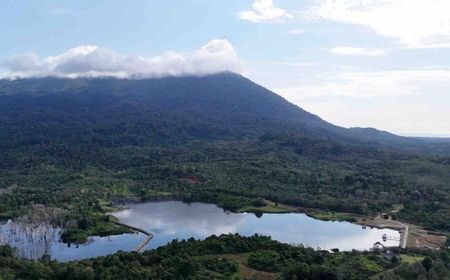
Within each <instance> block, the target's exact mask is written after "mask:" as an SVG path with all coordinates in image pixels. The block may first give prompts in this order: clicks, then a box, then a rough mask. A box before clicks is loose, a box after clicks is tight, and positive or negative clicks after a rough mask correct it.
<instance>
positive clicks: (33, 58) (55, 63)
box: [0, 39, 241, 78]
mask: <svg viewBox="0 0 450 280" xmlns="http://www.w3.org/2000/svg"><path fill="white" fill-rule="evenodd" d="M0 68H1V69H3V70H4V71H5V72H6V77H44V76H58V77H71V78H76V77H102V76H112V77H120V78H146V77H163V76H183V75H200V76H201V75H208V74H214V73H219V72H224V71H232V72H241V63H240V59H239V57H238V55H237V53H236V51H235V49H234V47H233V46H232V45H231V44H230V43H229V42H228V41H227V40H224V39H215V40H212V41H210V42H208V43H207V44H206V45H204V46H202V47H201V48H199V49H198V50H195V51H193V52H191V53H177V52H174V51H167V52H164V53H163V54H161V55H157V56H138V55H129V56H127V55H122V54H120V53H117V52H114V51H112V50H109V49H104V48H100V47H97V46H93V45H83V46H78V47H75V48H72V49H70V50H68V51H66V52H64V53H62V54H59V55H55V56H48V57H43V58H41V57H40V56H39V55H37V54H36V53H26V54H22V55H17V56H14V57H12V58H10V59H7V60H5V61H2V62H1V63H0Z"/></svg>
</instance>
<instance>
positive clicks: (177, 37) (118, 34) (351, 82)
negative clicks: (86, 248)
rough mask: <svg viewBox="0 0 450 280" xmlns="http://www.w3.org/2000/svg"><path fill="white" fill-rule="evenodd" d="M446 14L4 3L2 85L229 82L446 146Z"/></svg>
mask: <svg viewBox="0 0 450 280" xmlns="http://www.w3.org/2000/svg"><path fill="white" fill-rule="evenodd" d="M165 2H167V1H165ZM449 9H450V2H448V1H445V0H432V1H426V2H425V1H420V0H395V1H387V0H382V1H379V0H367V1H358V0H346V1H338V0H320V1H313V0H310V1H301V3H299V1H295V0H278V1H271V0H255V1H250V0H248V1H247V0H240V1H233V2H230V1H224V0H220V1H214V2H211V1H207V0H195V1H192V0H191V1H186V0H182V1H177V3H162V2H161V1H151V0H149V1H130V2H129V3H127V6H126V7H124V6H123V3H122V2H121V1H96V2H95V3H92V1H85V0H83V1H65V2H64V3H61V2H59V1H55V0H45V1H40V2H39V3H37V2H26V1H13V0H6V1H2V3H1V4H0V23H2V24H1V26H3V27H4V28H3V29H0V35H1V36H2V38H3V44H2V48H1V49H0V76H1V77H11V76H20V77H40V76H48V75H51V76H64V77H79V76H105V75H106V76H115V77H131V76H132V77H136V76H139V77H161V76H172V75H175V76H179V75H192V74H193V75H206V74H212V73H218V72H221V71H233V72H238V73H241V74H243V75H245V76H246V77H249V78H250V79H252V80H253V81H255V82H257V83H259V84H261V85H263V86H265V87H267V88H269V89H271V90H272V91H274V92H275V93H278V94H280V95H281V96H283V97H284V98H286V99H287V100H289V101H291V102H293V103H295V104H297V105H299V106H300V107H302V108H304V109H305V110H308V111H310V112H312V113H314V114H317V115H319V116H320V117H322V118H324V119H325V120H327V121H329V122H332V123H334V124H336V125H340V126H344V127H374V128H377V129H380V130H386V131H390V132H393V133H396V134H399V135H405V136H441V137H443V136H447V137H450V123H449V122H448V120H449V119H450V110H448V107H449V106H448V105H449V104H450V95H449V93H448V92H449V90H450V68H449V67H448V65H449V62H450V52H449V51H448V50H449V48H450V16H449V15H448V13H447V11H448V10H449ZM8 26H15V28H14V30H12V29H8V28H7V27H8ZM111 26H114V28H108V27H111Z"/></svg>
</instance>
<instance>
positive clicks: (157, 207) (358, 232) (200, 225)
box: [113, 201, 400, 250]
mask: <svg viewBox="0 0 450 280" xmlns="http://www.w3.org/2000/svg"><path fill="white" fill-rule="evenodd" d="M127 207H128V209H127V210H124V211H120V212H116V213H113V214H114V215H115V216H116V217H118V218H119V219H120V220H121V221H122V222H124V223H126V224H130V225H133V226H136V227H140V228H143V229H145V230H147V231H150V232H154V233H156V235H155V240H152V242H151V243H152V244H153V246H154V245H155V243H156V244H157V245H159V243H160V242H159V241H160V240H163V241H167V240H170V239H173V238H189V237H195V238H205V237H207V236H209V235H212V234H216V235H219V234H222V233H240V234H242V235H247V236H248V235H253V234H255V233H258V234H263V235H269V236H272V238H273V239H275V240H279V241H282V242H285V243H291V244H300V243H301V244H303V245H305V246H310V247H314V248H317V247H320V248H322V249H332V248H339V249H340V250H352V249H357V250H366V249H370V248H371V247H372V246H373V244H374V243H375V242H377V241H380V242H381V238H382V235H383V234H384V233H386V234H387V235H389V236H392V237H396V238H399V236H400V234H399V233H398V232H397V231H393V230H389V229H370V228H368V229H363V228H362V227H361V226H359V225H355V224H351V223H348V222H326V221H320V220H315V219H313V218H310V217H308V216H306V215H304V214H299V213H291V214H264V215H262V216H259V217H258V216H257V215H254V214H247V213H243V214H239V213H230V212H226V211H223V210H222V209H221V208H219V207H217V206H215V205H212V204H204V203H192V204H185V203H182V202H177V201H171V202H152V203H142V204H129V205H127ZM383 244H384V245H385V246H397V245H398V241H387V242H384V243H383Z"/></svg>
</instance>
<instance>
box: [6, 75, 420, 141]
mask: <svg viewBox="0 0 450 280" xmlns="http://www.w3.org/2000/svg"><path fill="white" fill-rule="evenodd" d="M0 110H1V113H0V117H1V118H2V125H1V128H0V129H1V130H0V131H1V132H2V133H1V135H2V136H3V137H4V138H2V141H1V142H2V145H3V146H5V145H9V146H11V145H14V143H17V142H19V143H27V142H28V143H34V142H39V141H50V140H49V139H48V138H49V137H50V138H51V139H52V140H55V139H60V140H61V142H62V143H63V142H65V141H68V142H70V141H72V140H73V141H79V140H80V139H76V137H74V135H78V136H77V137H80V136H82V139H81V141H88V142H89V143H90V144H92V141H94V142H102V144H101V145H115V144H114V143H112V140H111V139H112V138H116V137H117V138H120V140H119V143H121V144H138V143H141V144H144V143H150V142H151V143H167V142H183V141H191V140H194V139H221V138H224V137H225V138H226V137H258V136H260V135H261V134H263V133H266V132H287V131H290V132H295V133H300V134H303V135H307V136H310V137H314V138H317V137H319V138H326V139H331V140H333V141H337V142H340V143H344V144H348V143H352V144H367V145H369V144H370V145H372V146H376V145H380V144H382V145H389V146H391V147H396V148H402V149H406V148H411V149H414V148H415V149H420V148H423V147H424V145H423V144H424V143H423V141H420V140H418V139H413V138H406V137H400V136H396V135H393V134H389V133H386V132H381V131H377V130H374V129H360V128H354V129H345V128H341V127H338V126H334V125H332V124H330V123H327V122H326V121H324V120H322V119H320V118H319V117H318V116H316V115H313V114H311V113H309V112H306V111H305V110H303V109H301V108H300V107H298V106H295V105H293V104H291V103H289V102H287V101H286V100H284V99H283V98H282V97H280V96H278V95H276V94H275V93H273V92H271V91H269V90H267V89H265V88H263V87H261V86H259V85H257V84H255V83H253V82H251V81H250V80H248V79H246V78H244V77H242V76H240V75H237V74H233V73H222V74H217V75H211V76H206V77H168V78H157V79H143V80H127V79H113V78H99V79H88V78H83V79H59V78H42V79H18V80H1V81H0ZM66 128H68V129H66ZM11 134H13V135H15V136H14V138H10V137H8V135H11ZM84 137H86V138H84ZM11 140H13V142H14V143H13V142H11Z"/></svg>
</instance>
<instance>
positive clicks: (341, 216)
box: [308, 211, 357, 222]
mask: <svg viewBox="0 0 450 280" xmlns="http://www.w3.org/2000/svg"><path fill="white" fill-rule="evenodd" d="M308 216H310V217H312V218H314V219H318V220H323V221H348V222H356V221H357V219H356V218H357V217H356V216H355V215H354V214H349V213H337V212H326V211H313V212H311V213H308Z"/></svg>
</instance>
